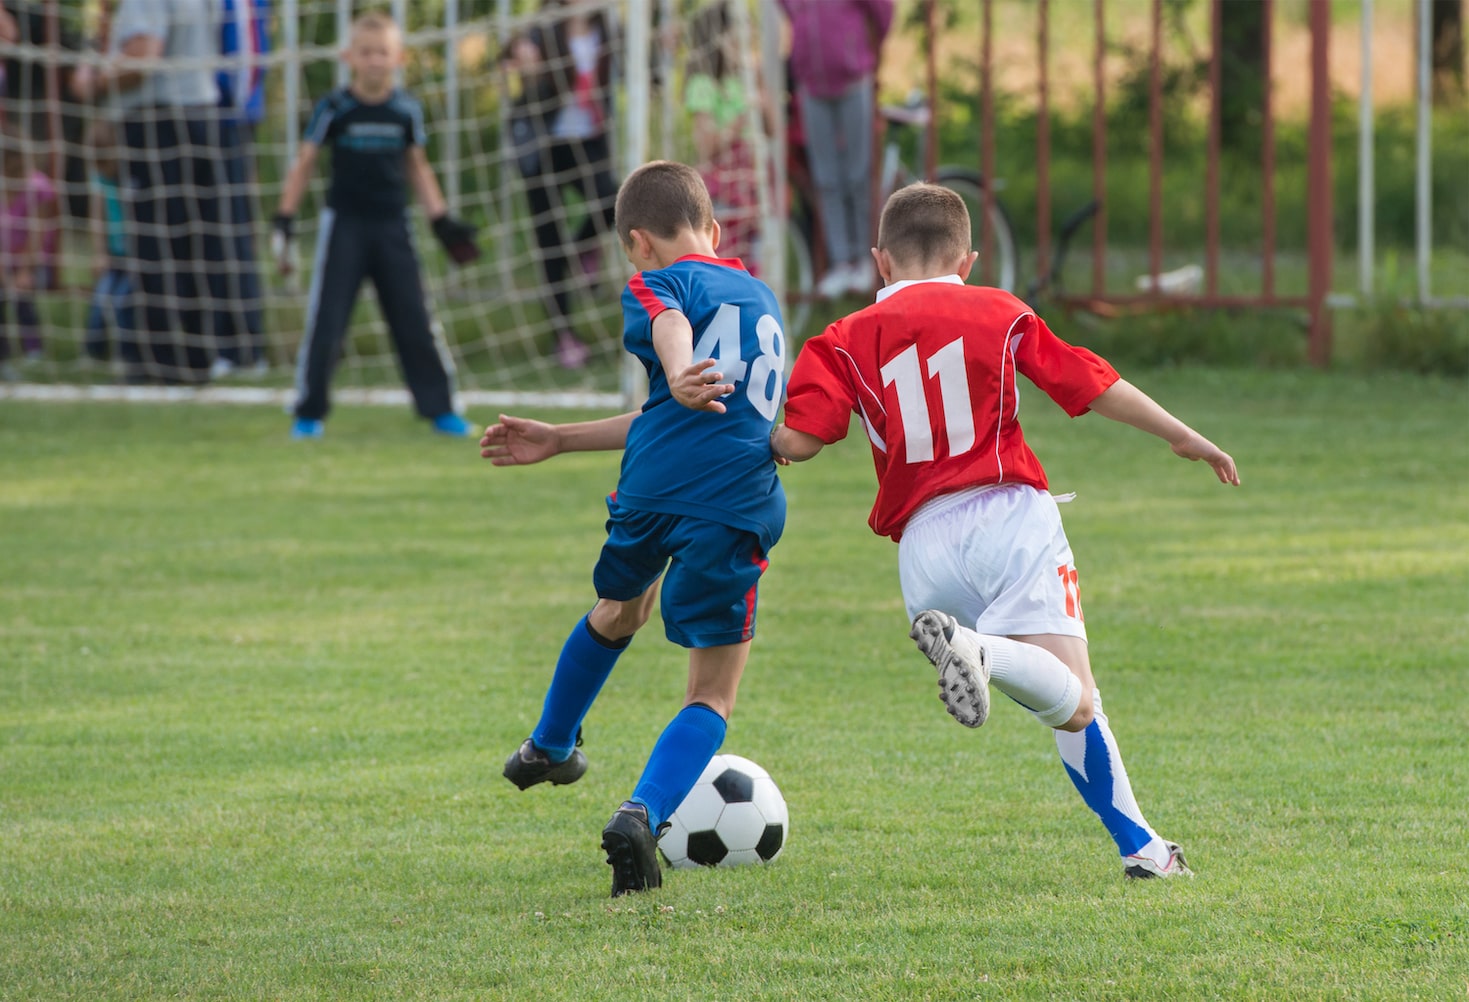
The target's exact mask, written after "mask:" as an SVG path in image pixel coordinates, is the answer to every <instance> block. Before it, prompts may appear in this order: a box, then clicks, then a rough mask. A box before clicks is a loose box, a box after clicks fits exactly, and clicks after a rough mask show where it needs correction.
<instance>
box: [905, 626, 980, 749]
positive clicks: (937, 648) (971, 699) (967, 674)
mask: <svg viewBox="0 0 1469 1002" xmlns="http://www.w3.org/2000/svg"><path fill="white" fill-rule="evenodd" d="M908 636H910V637H912V638H913V640H914V641H915V642H917V644H918V649H919V650H920V651H922V652H923V656H924V657H926V658H928V660H929V663H931V664H932V665H933V666H934V667H935V668H937V669H938V672H939V696H940V697H941V698H942V699H943V701H944V706H946V707H947V708H948V710H949V714H950V715H951V716H952V717H953V718H954V719H955V720H957V721H959V723H961V724H963V725H964V726H965V727H978V726H980V725H981V724H983V723H984V722H985V720H986V718H988V717H989V715H990V668H989V659H988V656H987V654H986V652H985V649H984V644H982V643H980V642H979V640H978V635H977V634H976V633H974V632H973V631H972V630H965V629H961V628H960V626H959V623H958V621H957V620H955V619H954V617H953V616H950V615H949V614H948V613H946V612H939V611H938V610H937V609H928V610H926V611H924V612H920V613H919V614H918V615H917V617H916V618H915V619H914V620H913V629H912V630H910V631H908Z"/></svg>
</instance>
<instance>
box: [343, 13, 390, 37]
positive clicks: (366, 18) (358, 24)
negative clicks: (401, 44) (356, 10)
mask: <svg viewBox="0 0 1469 1002" xmlns="http://www.w3.org/2000/svg"><path fill="white" fill-rule="evenodd" d="M377 31H391V32H392V33H393V34H395V35H397V34H400V32H399V30H398V22H397V21H395V20H393V15H391V14H388V13H386V12H385V11H380V10H369V11H363V12H362V13H361V14H358V15H357V16H356V17H355V18H353V19H352V27H351V30H350V31H348V33H347V38H348V39H349V40H350V39H353V38H356V37H357V35H358V34H359V33H360V32H377Z"/></svg>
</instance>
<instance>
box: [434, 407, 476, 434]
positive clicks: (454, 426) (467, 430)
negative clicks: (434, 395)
mask: <svg viewBox="0 0 1469 1002" xmlns="http://www.w3.org/2000/svg"><path fill="white" fill-rule="evenodd" d="M433 425H434V431H436V432H438V433H439V434H440V435H453V436H454V437H455V438H468V437H469V436H471V435H473V434H474V425H472V424H470V423H469V422H468V421H466V420H464V418H462V417H460V416H459V415H458V414H455V413H454V412H453V411H450V412H449V413H448V414H440V415H439V416H438V417H436V418H434V420H433Z"/></svg>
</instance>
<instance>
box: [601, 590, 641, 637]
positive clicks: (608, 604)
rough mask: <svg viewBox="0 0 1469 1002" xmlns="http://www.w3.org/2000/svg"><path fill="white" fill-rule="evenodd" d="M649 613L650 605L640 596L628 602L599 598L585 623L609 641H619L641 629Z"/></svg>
mask: <svg viewBox="0 0 1469 1002" xmlns="http://www.w3.org/2000/svg"><path fill="white" fill-rule="evenodd" d="M651 613H652V605H651V604H650V603H647V602H644V601H643V600H642V598H641V597H639V598H635V599H632V600H631V601H628V602H618V601H614V600H613V599H607V598H599V599H597V604H596V606H595V607H594V608H593V609H592V611H591V613H590V614H588V616H587V623H588V625H590V626H591V627H592V629H594V630H595V631H596V632H597V633H598V635H600V636H602V637H606V638H607V639H608V640H611V641H620V640H624V639H626V638H628V637H631V636H632V635H633V634H634V633H637V632H638V630H640V629H642V627H643V624H644V623H646V622H647V621H648V616H649V615H651Z"/></svg>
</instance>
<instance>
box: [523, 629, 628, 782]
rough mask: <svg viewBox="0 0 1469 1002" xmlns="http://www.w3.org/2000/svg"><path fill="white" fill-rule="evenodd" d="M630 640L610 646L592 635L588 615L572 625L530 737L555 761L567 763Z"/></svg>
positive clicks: (616, 642)
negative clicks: (599, 695) (584, 720)
mask: <svg viewBox="0 0 1469 1002" xmlns="http://www.w3.org/2000/svg"><path fill="white" fill-rule="evenodd" d="M631 640H632V638H631V637H628V638H627V639H625V640H622V641H614V642H612V643H613V644H614V645H615V646H609V645H608V643H607V642H605V641H604V640H603V639H601V638H598V637H596V636H594V635H593V633H592V627H591V624H590V623H588V622H587V617H586V616H583V617H582V618H581V619H580V620H578V621H577V624H576V625H575V626H573V627H572V628H571V635H570V636H568V637H567V638H566V643H565V644H564V645H563V646H562V648H561V656H560V657H559V658H558V659H557V660H556V673H555V674H554V675H552V676H551V685H550V688H548V689H547V690H546V702H545V704H544V705H543V706H542V707H541V719H540V722H539V723H537V724H536V729H535V730H534V731H532V732H531V736H530V739H531V740H532V741H534V742H535V745H536V747H537V748H539V749H541V751H543V752H545V753H546V754H547V755H548V756H550V758H551V761H552V762H565V761H566V759H567V758H568V757H569V756H570V755H571V750H572V749H573V748H574V747H576V734H577V731H579V730H580V729H581V722H582V720H583V719H584V718H585V717H586V715H587V711H588V710H590V709H591V708H592V703H593V702H595V701H596V699H597V693H599V692H601V691H602V686H603V684H604V683H605V682H606V681H607V676H608V675H611V674H612V668H613V666H615V665H616V664H617V659H618V658H619V657H620V656H621V655H622V652H623V651H625V650H626V649H627V645H628V643H630V642H631Z"/></svg>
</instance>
